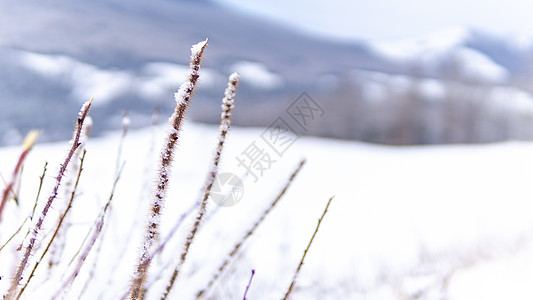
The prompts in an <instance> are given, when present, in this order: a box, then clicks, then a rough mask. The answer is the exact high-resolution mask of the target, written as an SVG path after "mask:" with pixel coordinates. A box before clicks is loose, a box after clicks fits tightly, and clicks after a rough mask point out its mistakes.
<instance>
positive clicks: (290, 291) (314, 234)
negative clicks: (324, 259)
mask: <svg viewBox="0 0 533 300" xmlns="http://www.w3.org/2000/svg"><path fill="white" fill-rule="evenodd" d="M333 198H335V197H331V198H329V201H328V204H327V205H326V208H325V209H324V212H323V213H322V216H321V217H320V219H319V220H318V224H317V225H316V228H315V232H313V235H312V236H311V240H310V241H309V244H307V248H305V251H304V254H303V255H302V259H301V260H300V263H299V264H298V268H296V271H295V272H294V276H293V277H292V281H291V284H290V286H289V288H288V289H287V293H285V297H283V300H287V299H289V296H290V295H291V293H292V291H293V289H294V285H295V284H296V278H297V277H298V274H300V270H301V269H302V266H303V265H304V260H305V256H306V255H307V252H309V248H311V244H312V243H313V240H314V239H315V236H316V233H317V232H318V229H319V228H320V224H321V223H322V220H323V219H324V216H325V215H326V213H327V212H328V208H329V204H330V203H331V200H333Z"/></svg>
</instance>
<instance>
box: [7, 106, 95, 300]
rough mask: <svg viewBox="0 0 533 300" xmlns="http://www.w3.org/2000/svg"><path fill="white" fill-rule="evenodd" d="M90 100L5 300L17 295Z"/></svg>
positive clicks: (75, 147) (73, 148) (87, 111)
mask: <svg viewBox="0 0 533 300" xmlns="http://www.w3.org/2000/svg"><path fill="white" fill-rule="evenodd" d="M92 102H93V99H92V98H91V100H89V101H87V102H85V103H84V105H83V106H82V109H81V111H80V113H79V115H78V120H77V123H76V130H75V132H76V134H75V136H74V139H73V141H72V142H71V147H70V150H69V152H68V154H67V157H66V158H65V160H64V162H63V163H62V164H61V166H60V168H59V172H58V174H57V176H56V184H55V185H54V188H53V189H52V192H51V193H50V197H49V198H48V201H47V202H46V204H45V206H44V208H43V211H42V212H41V215H40V216H39V219H38V220H37V223H36V224H35V226H34V228H33V229H32V231H31V237H30V239H29V242H28V245H27V246H26V251H25V252H24V254H23V256H22V259H21V261H20V263H19V265H18V267H17V271H16V272H15V275H14V276H13V281H12V282H11V287H10V288H9V291H8V294H7V295H6V299H7V300H11V299H13V298H14V297H15V296H16V295H17V290H18V287H19V283H20V281H21V280H22V274H23V273H24V270H25V269H26V266H27V264H28V260H29V259H30V257H31V256H32V252H33V251H34V247H35V243H36V242H37V237H38V235H39V232H40V231H41V229H42V226H43V223H44V220H45V219H46V216H47V214H48V210H50V207H51V206H52V204H53V203H54V200H55V199H56V198H57V193H58V190H59V186H60V185H61V181H62V179H63V175H64V174H65V172H66V170H67V167H68V165H69V163H70V160H71V158H72V156H73V155H74V152H75V151H76V149H77V148H78V147H79V139H80V135H81V130H82V128H83V122H84V120H85V118H86V117H87V115H88V114H89V110H90V109H91V104H92Z"/></svg>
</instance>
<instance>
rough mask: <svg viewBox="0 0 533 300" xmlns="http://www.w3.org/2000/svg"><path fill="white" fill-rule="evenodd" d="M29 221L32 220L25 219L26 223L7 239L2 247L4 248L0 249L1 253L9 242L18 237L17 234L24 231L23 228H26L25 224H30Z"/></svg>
mask: <svg viewBox="0 0 533 300" xmlns="http://www.w3.org/2000/svg"><path fill="white" fill-rule="evenodd" d="M28 220H30V218H26V219H24V222H22V225H20V226H19V228H18V229H17V231H15V233H13V235H11V237H9V239H7V241H6V242H5V243H4V244H3V245H2V247H0V252H2V250H4V248H5V247H6V246H7V245H8V244H9V242H11V241H12V240H13V238H14V237H15V236H17V234H18V233H19V232H20V231H21V230H22V228H23V227H24V224H26V222H28Z"/></svg>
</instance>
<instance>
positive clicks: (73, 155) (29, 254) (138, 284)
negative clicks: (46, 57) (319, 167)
mask: <svg viewBox="0 0 533 300" xmlns="http://www.w3.org/2000/svg"><path fill="white" fill-rule="evenodd" d="M206 46H207V40H205V41H203V42H200V43H198V44H196V45H194V46H193V47H192V48H191V52H192V53H191V61H190V71H189V75H188V78H187V80H186V81H185V82H184V83H183V84H182V85H181V86H180V89H179V90H178V92H177V93H176V94H175V100H176V107H175V111H174V113H173V115H172V116H171V117H170V120H169V126H168V134H167V137H166V141H165V143H164V147H163V149H162V151H161V155H160V158H159V168H158V172H157V178H156V184H155V187H154V191H153V193H152V200H151V205H150V207H151V208H150V212H149V214H148V220H147V224H146V230H145V237H144V240H143V244H142V246H141V248H140V253H139V258H138V260H137V265H136V267H135V269H134V272H133V276H132V277H131V280H130V287H129V289H128V290H127V292H126V293H125V294H124V296H123V298H129V299H143V298H145V296H146V294H147V292H148V285H147V281H148V278H149V270H150V265H151V263H152V261H153V259H154V257H155V256H156V255H158V254H159V253H160V252H161V250H162V249H163V248H164V247H165V245H166V244H167V242H168V240H169V239H170V238H172V234H173V232H175V230H176V229H177V227H179V224H181V221H183V219H184V217H185V216H186V215H187V214H188V213H190V212H186V213H184V215H182V216H181V218H180V219H179V220H180V222H178V223H177V226H175V228H174V229H173V230H172V231H171V234H170V235H169V236H168V237H167V238H166V239H165V240H163V241H162V242H161V240H159V239H158V237H159V234H160V233H159V228H160V222H161V214H162V210H163V209H164V207H165V201H166V200H167V199H166V198H167V190H168V187H169V179H170V174H171V170H172V162H173V157H174V151H175V148H176V145H177V144H178V141H179V136H180V132H181V130H182V123H183V120H184V116H185V114H186V112H187V110H188V107H189V106H190V101H191V97H192V95H193V92H194V90H195V88H196V86H197V82H198V78H199V76H200V74H199V71H200V65H201V61H202V56H203V54H204V51H205V49H206ZM238 84H239V75H238V74H236V73H234V74H231V75H230V77H229V81H228V85H227V88H226V91H225V94H224V98H223V100H222V113H221V119H220V126H219V136H218V142H217V144H216V148H215V149H216V150H215V153H214V156H213V160H212V162H211V165H210V166H211V167H210V170H209V172H208V174H207V176H206V180H205V184H204V188H203V191H202V195H203V196H202V197H201V199H199V200H198V201H197V203H196V217H195V218H194V222H193V224H192V225H191V228H190V229H189V231H188V232H189V234H188V235H187V236H186V239H185V242H184V247H183V249H182V250H181V253H179V254H178V255H176V257H178V258H179V259H178V261H177V263H176V265H175V267H174V272H173V273H172V276H171V277H170V279H169V280H168V284H167V286H166V288H165V290H164V291H162V292H161V294H160V295H161V296H160V299H167V297H168V296H169V295H170V293H171V292H172V290H173V288H174V286H175V282H176V281H177V279H178V278H179V275H180V271H181V270H182V268H183V265H184V264H185V263H186V260H187V255H188V253H189V251H190V246H191V244H192V243H193V242H194V240H195V237H196V235H197V232H198V230H199V228H200V227H201V226H202V225H203V223H204V217H205V215H206V211H207V203H208V199H209V195H210V192H211V188H212V186H213V183H214V181H215V179H216V177H217V174H218V165H219V162H220V159H221V154H222V151H223V147H224V142H225V140H226V135H227V134H228V132H229V129H230V125H231V117H232V112H233V107H234V98H235V95H236V90H237V87H238ZM92 101H93V100H92V99H91V100H89V101H87V102H86V103H85V104H84V105H83V107H82V109H81V111H80V113H79V116H78V119H77V122H76V128H75V131H74V137H73V139H72V140H71V143H70V147H69V151H68V154H67V156H66V157H65V159H64V161H63V163H62V164H61V165H60V168H59V171H58V174H57V175H56V176H55V184H54V186H53V189H52V191H51V193H50V195H49V197H48V199H47V201H46V202H45V204H44V206H43V209H42V211H41V213H40V214H39V215H38V218H36V219H35V222H34V224H33V225H32V226H31V229H30V230H29V232H28V235H27V236H26V237H25V238H24V241H23V243H22V244H21V245H24V246H23V248H24V250H23V252H22V255H21V258H20V262H19V264H18V266H17V268H16V271H15V273H14V275H13V277H12V279H11V284H10V288H9V290H8V291H7V292H6V293H5V295H4V299H7V300H13V299H19V298H21V297H23V296H24V291H25V290H26V288H27V286H28V284H29V283H30V281H31V280H32V278H33V277H34V274H35V271H36V269H37V267H38V266H39V265H40V263H41V262H43V261H44V259H45V256H46V255H47V253H48V252H49V250H50V249H52V250H50V252H53V253H55V252H56V251H61V248H62V247H65V241H64V240H63V238H60V236H61V235H62V234H61V232H62V230H64V227H65V226H68V225H66V223H67V222H64V220H65V218H66V217H67V216H68V214H69V211H70V208H71V207H72V205H73V201H74V199H75V195H76V189H77V187H78V183H79V180H80V176H81V174H82V170H83V162H84V159H85V155H86V150H85V147H84V144H85V142H84V141H85V140H86V138H87V135H88V128H89V127H90V125H89V124H88V123H89V121H88V120H89V117H88V114H89V110H90V109H91V105H92ZM125 123H126V122H125ZM126 132H127V125H124V128H123V136H122V138H123V137H124V136H125V134H126ZM35 138H36V137H35V136H32V137H30V141H29V142H27V143H25V146H24V151H23V153H22V155H21V157H20V159H19V162H18V164H17V166H16V168H15V171H14V172H13V180H15V178H16V177H17V175H18V172H19V170H20V169H21V168H22V164H23V161H24V158H25V157H26V155H27V154H28V152H29V151H30V150H31V148H32V146H33V144H34V142H35ZM119 149H120V148H119ZM119 153H120V150H119ZM304 164H305V160H303V161H301V162H300V163H299V164H298V166H297V168H296V169H295V171H294V172H293V173H292V174H291V175H290V177H289V179H288V180H287V183H286V185H285V186H284V187H283V188H282V190H281V191H280V193H279V194H278V195H277V196H276V197H275V198H274V200H273V202H272V203H271V205H270V206H269V207H268V208H267V209H266V210H265V211H264V212H263V213H262V215H261V216H260V218H259V219H258V220H257V221H256V222H255V223H254V224H253V226H252V227H251V228H250V229H249V230H248V231H247V232H246V234H245V235H244V236H243V237H242V238H241V239H240V240H239V241H238V242H237V243H236V244H235V245H234V247H233V248H232V251H231V252H230V253H228V254H227V256H226V257H225V259H224V261H223V262H222V263H221V264H220V266H219V268H218V269H217V270H216V272H215V274H214V275H213V276H212V278H211V279H210V280H209V281H208V282H207V284H206V285H205V287H204V288H203V289H202V290H201V291H199V292H198V293H197V294H196V298H197V299H201V298H204V297H206V296H207V295H208V293H209V291H210V290H211V288H212V287H213V285H214V283H215V282H216V281H217V280H218V279H219V278H220V276H221V274H222V273H223V272H224V271H225V270H226V269H227V267H228V265H229V264H230V262H231V261H232V259H233V258H234V257H235V256H236V254H237V253H238V251H239V250H240V249H241V247H242V245H243V244H244V243H245V242H246V241H247V240H248V239H249V238H250V237H252V236H253V234H254V232H255V230H256V229H257V228H258V227H259V225H260V224H261V223H262V222H263V220H264V219H265V217H266V216H267V215H268V214H269V213H270V211H271V210H272V209H273V208H274V207H275V206H276V204H277V203H278V201H279V200H280V199H281V198H282V197H283V195H284V194H285V192H286V190H287V189H288V188H289V186H290V185H291V183H292V182H293V180H294V178H295V177H296V176H297V174H298V173H299V172H300V170H301V169H302V167H303V166H304ZM121 170H122V166H121V165H120V163H119V160H118V159H117V170H116V174H115V181H114V185H113V189H112V191H111V194H110V196H109V199H108V200H107V202H106V203H105V206H104V207H103V208H102V210H101V212H100V215H99V216H98V218H97V220H96V221H95V223H94V225H93V226H92V229H91V232H90V234H88V237H87V240H86V241H85V243H84V245H83V246H82V247H81V248H80V250H79V252H78V254H77V256H76V257H75V259H73V262H72V263H73V264H74V266H75V267H74V268H73V269H72V272H71V273H70V274H68V275H67V276H64V280H63V282H62V285H61V287H60V288H59V289H58V290H57V292H56V293H55V294H54V296H53V299H56V298H59V297H63V296H64V295H65V293H67V292H68V289H69V286H70V285H71V284H72V283H73V281H75V280H76V278H77V276H78V274H79V273H80V270H81V268H82V267H83V265H84V262H85V261H86V258H87V256H88V255H89V254H90V253H91V252H94V251H93V248H94V246H95V245H96V244H97V241H98V239H102V237H101V235H103V232H102V230H103V227H104V222H105V218H106V216H107V214H108V210H109V209H110V207H111V204H112V199H113V195H114V190H115V187H116V185H117V182H118V181H119V178H120V175H121ZM67 171H70V172H72V173H75V174H76V175H77V176H76V177H75V178H76V180H75V181H73V182H71V183H69V184H62V182H63V178H64V175H65V173H66V172H67ZM44 172H46V166H45V171H44ZM43 177H44V173H43V176H42V177H41V181H40V184H41V186H42V181H43ZM62 185H64V186H68V188H67V189H66V192H65V195H67V198H68V199H69V201H68V202H67V205H66V207H65V208H64V209H63V210H62V211H61V213H60V216H59V219H58V221H57V223H56V226H55V229H54V230H53V233H52V235H51V238H49V239H48V240H47V244H46V245H40V244H39V243H40V242H41V240H42V239H41V237H42V235H43V232H42V231H43V223H44V222H45V219H46V218H47V216H48V212H49V210H50V209H51V208H52V205H53V204H54V202H55V200H56V199H57V197H58V193H59V190H60V187H61V186H62ZM12 189H13V184H12V183H10V184H9V185H7V187H6V188H5V189H4V193H3V198H2V202H0V217H1V213H2V210H3V209H4V207H5V204H6V202H7V201H8V199H11V198H13V197H11V196H12V195H13V192H12ZM39 192H40V187H39ZM37 199H38V196H37ZM331 199H332V198H331ZM331 199H330V200H329V202H328V206H327V207H329V203H330V202H331ZM36 206H37V205H36ZM36 206H35V207H36ZM35 207H34V210H35ZM327 207H326V209H325V210H324V214H323V215H322V217H321V218H320V220H319V223H318V225H317V227H316V230H315V232H314V234H313V236H312V238H311V241H310V243H309V245H308V247H307V249H306V250H305V252H304V255H303V256H302V259H301V261H300V264H299V266H298V268H297V270H296V272H295V274H294V276H293V280H292V282H291V283H290V286H289V288H288V290H287V292H286V293H285V297H284V299H288V298H289V296H290V295H291V293H292V291H293V287H294V284H295V282H296V277H297V275H298V273H299V271H300V269H301V267H302V265H303V260H304V258H305V255H306V253H307V251H308V250H309V247H310V246H311V243H312V241H313V239H314V237H315V235H316V232H317V231H318V228H319V226H320V223H321V221H322V218H323V217H324V215H325V213H326V211H327ZM33 215H34V213H32V217H31V219H32V220H33ZM0 220H1V219H0ZM19 231H20V229H19V230H18V231H17V232H16V233H15V234H14V235H13V236H12V237H14V236H16V235H17V234H18V232H19ZM10 241H11V239H9V240H8V241H7V242H6V244H7V243H9V242H10ZM43 243H44V241H43ZM4 246H5V245H4ZM4 246H2V248H0V251H1V250H2V249H3V247H4ZM156 246H157V247H156ZM38 248H39V249H38ZM40 249H44V250H40ZM96 251H98V250H96ZM0 255H1V252H0ZM49 256H55V255H53V254H50V255H49ZM37 257H38V258H37ZM56 263H57V262H56ZM54 264H55V263H54V259H50V262H49V268H50V269H51V268H53V266H54ZM29 266H31V268H28V267H29ZM92 271H94V269H93V270H91V272H92ZM253 274H255V270H253V271H252V277H251V278H250V282H249V283H248V285H247V287H246V291H245V293H244V297H243V299H246V295H247V293H248V290H249V289H250V284H251V281H252V278H253ZM93 275H94V274H93ZM150 292H151V293H153V291H150Z"/></svg>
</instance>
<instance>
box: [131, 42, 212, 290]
mask: <svg viewBox="0 0 533 300" xmlns="http://www.w3.org/2000/svg"><path fill="white" fill-rule="evenodd" d="M206 45H207V39H206V40H205V41H203V42H200V43H198V44H196V45H194V46H192V48H191V62H190V70H189V76H188V79H187V81H186V82H184V83H183V84H182V85H181V86H180V88H179V90H178V92H177V93H176V94H175V95H174V97H175V99H176V109H175V111H174V114H173V115H172V116H171V117H170V124H169V127H170V128H169V133H168V137H167V140H166V143H165V146H164V149H163V151H162V152H161V158H160V163H159V175H158V179H157V186H156V188H155V192H154V196H153V199H152V203H151V211H150V214H149V220H148V228H147V229H146V236H145V239H144V243H143V247H142V249H141V255H140V258H139V261H138V265H137V267H136V270H135V273H134V275H133V279H132V283H131V299H140V298H142V295H143V289H144V288H143V286H144V282H145V281H146V276H147V272H148V269H149V267H150V262H151V260H150V253H149V252H150V249H151V248H152V245H153V243H154V240H155V239H156V236H157V235H158V233H159V223H160V213H161V208H162V207H163V206H164V202H165V198H166V193H167V186H168V181H169V177H170V171H171V165H172V159H173V155H174V148H175V147H176V144H177V142H178V137H179V133H180V131H181V125H182V122H183V118H184V115H185V113H186V111H187V109H188V107H189V104H190V99H191V96H192V93H193V91H194V89H195V87H196V83H197V81H198V77H199V76H200V75H199V70H200V63H201V60H202V55H203V53H204V49H205V47H206Z"/></svg>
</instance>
